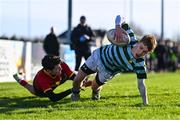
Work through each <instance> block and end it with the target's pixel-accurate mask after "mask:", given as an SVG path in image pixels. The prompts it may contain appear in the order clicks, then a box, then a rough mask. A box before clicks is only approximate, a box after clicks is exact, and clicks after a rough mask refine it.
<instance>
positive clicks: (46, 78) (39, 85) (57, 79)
mask: <svg viewBox="0 0 180 120" xmlns="http://www.w3.org/2000/svg"><path fill="white" fill-rule="evenodd" d="M42 66H43V68H42V69H41V70H40V71H38V72H37V74H36V76H35V77H34V80H33V85H32V84H30V83H28V82H27V81H26V80H25V79H24V76H23V74H19V73H17V74H14V75H13V77H14V79H15V80H16V81H17V82H18V83H19V84H20V85H22V86H23V87H25V88H26V89H27V90H28V91H29V92H31V93H32V94H34V95H36V96H39V97H48V98H49V99H50V100H51V101H53V102H56V101H59V100H61V99H62V98H64V97H66V96H68V95H69V94H71V88H70V89H68V90H66V91H63V92H60V93H58V94H56V93H54V92H53V90H54V89H55V88H56V87H58V86H59V85H61V84H63V83H64V82H66V81H67V80H73V79H74V77H75V76H76V74H75V73H74V72H73V71H71V69H70V68H69V66H68V65H67V64H66V63H65V62H63V61H62V60H61V59H60V57H58V56H53V55H46V56H45V57H44V58H43V59H42ZM90 85H91V81H88V80H85V82H84V83H83V86H85V87H87V86H90Z"/></svg>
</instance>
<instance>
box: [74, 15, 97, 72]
mask: <svg viewBox="0 0 180 120" xmlns="http://www.w3.org/2000/svg"><path fill="white" fill-rule="evenodd" d="M92 37H94V33H93V31H92V30H91V27H89V26H88V25H87V24H86V17H85V16H81V17H80V23H79V24H78V25H77V27H75V28H74V29H73V31H72V34H71V42H72V46H71V49H73V50H75V57H76V65H75V71H78V69H79V66H80V65H81V60H82V58H83V57H84V58H85V60H87V58H88V57H89V56H90V55H91V48H90V42H91V41H92Z"/></svg>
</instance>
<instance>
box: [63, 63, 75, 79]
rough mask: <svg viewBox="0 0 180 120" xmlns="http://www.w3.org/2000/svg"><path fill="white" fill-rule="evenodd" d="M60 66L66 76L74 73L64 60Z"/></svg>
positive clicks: (69, 76)
mask: <svg viewBox="0 0 180 120" xmlns="http://www.w3.org/2000/svg"><path fill="white" fill-rule="evenodd" d="M61 67H62V71H63V72H64V73H65V74H66V75H67V77H68V78H71V77H72V76H73V75H74V74H75V73H74V72H73V71H72V70H71V69H70V68H69V66H68V65H67V64H66V63H65V62H62V63H61Z"/></svg>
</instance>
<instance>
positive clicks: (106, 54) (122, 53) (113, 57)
mask: <svg viewBox="0 0 180 120" xmlns="http://www.w3.org/2000/svg"><path fill="white" fill-rule="evenodd" d="M100 59H101V62H102V64H103V65H104V67H105V69H106V70H108V71H109V72H111V73H118V72H135V73H136V74H137V78H138V79H146V78H147V75H146V67H145V61H144V59H143V58H138V59H135V58H134V57H133V55H132V52H131V46H130V45H129V46H124V47H119V46H117V45H113V44H111V45H106V46H103V47H101V48H100Z"/></svg>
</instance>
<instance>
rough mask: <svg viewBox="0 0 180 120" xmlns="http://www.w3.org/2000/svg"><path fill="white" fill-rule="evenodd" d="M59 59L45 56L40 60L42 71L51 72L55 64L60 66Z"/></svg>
mask: <svg viewBox="0 0 180 120" xmlns="http://www.w3.org/2000/svg"><path fill="white" fill-rule="evenodd" d="M60 62H61V59H60V57H59V56H54V55H45V56H44V58H43V59H42V62H41V64H42V66H43V68H44V69H48V70H53V69H54V67H55V66H56V65H57V64H60Z"/></svg>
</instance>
